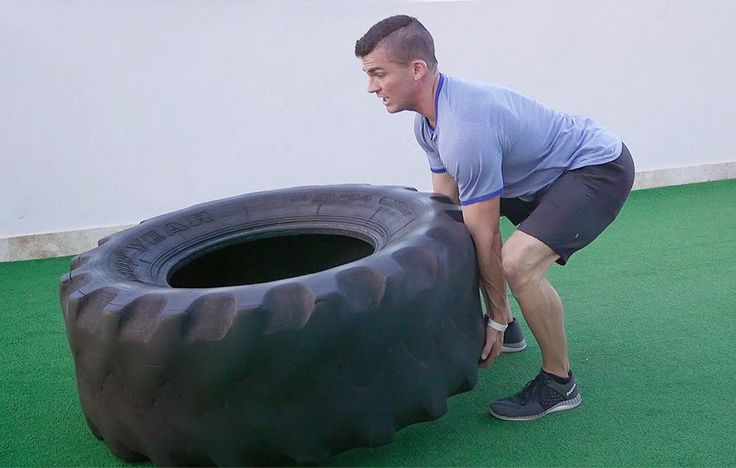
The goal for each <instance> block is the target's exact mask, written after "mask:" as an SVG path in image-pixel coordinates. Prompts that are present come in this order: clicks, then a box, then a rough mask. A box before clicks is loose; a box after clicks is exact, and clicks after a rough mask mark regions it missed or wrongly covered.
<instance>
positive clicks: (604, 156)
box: [355, 15, 634, 420]
mask: <svg viewBox="0 0 736 468" xmlns="http://www.w3.org/2000/svg"><path fill="white" fill-rule="evenodd" d="M355 55H356V56H357V57H359V58H360V59H361V62H362V66H363V71H364V72H365V73H366V74H367V75H368V92H370V93H375V94H376V95H377V96H378V97H379V98H380V99H381V100H382V102H383V105H384V106H386V110H387V111H388V112H390V113H395V112H400V111H403V110H411V111H415V112H417V115H416V119H415V125H414V130H415V134H416V138H417V141H418V142H419V144H420V145H421V147H422V148H423V149H424V151H425V152H426V154H427V159H428V160H429V167H430V169H431V171H432V185H433V188H434V191H435V192H439V193H442V194H445V195H447V196H448V197H450V198H451V199H452V200H454V201H455V202H456V203H459V204H460V205H462V210H463V218H464V221H465V224H466V225H467V228H468V230H469V231H470V234H471V236H472V238H473V241H474V243H475V249H476V256H477V259H478V266H479V272H480V283H481V284H480V286H481V291H482V293H483V296H484V299H485V302H486V306H487V307H486V308H487V311H488V318H487V324H488V326H487V328H486V337H485V345H484V347H483V350H482V353H481V357H480V359H481V361H480V362H481V366H482V367H487V366H488V365H490V364H491V363H492V362H493V361H494V360H495V359H496V357H498V355H499V354H500V353H501V351H502V349H503V348H504V344H506V345H507V346H506V349H505V350H506V351H514V350H520V349H523V348H524V347H525V342H524V341H523V335H522V334H521V330H520V329H519V328H518V323H517V322H516V321H515V320H514V319H513V318H512V316H511V312H510V309H509V305H508V303H507V293H506V284H507V283H508V285H509V287H510V288H511V292H512V294H513V295H514V297H515V298H516V300H517V302H518V303H519V306H520V308H521V311H522V313H523V315H524V318H525V320H526V322H527V324H528V325H529V328H530V329H531V331H532V333H533V334H534V337H535V338H536V340H537V342H538V343H539V347H540V349H541V352H542V368H541V370H540V372H539V374H538V375H537V376H536V377H535V378H534V379H533V380H531V381H530V382H529V383H528V384H527V385H526V386H525V387H524V388H523V389H522V390H521V391H520V392H519V393H517V394H515V395H512V396H510V397H508V398H503V399H501V400H497V401H495V402H493V403H492V404H491V406H490V408H489V411H490V413H491V414H492V415H493V416H495V417H497V418H500V419H506V420H531V419H536V418H539V417H542V416H544V415H546V414H548V413H552V412H555V411H561V410H566V409H571V408H574V407H576V406H578V405H579V404H580V403H581V401H582V400H581V397H580V393H579V391H578V387H577V383H576V381H575V376H574V374H573V373H572V371H571V370H570V363H569V359H568V353H567V340H566V337H565V327H564V320H563V308H562V303H561V301H560V297H559V296H558V294H557V292H556V291H555V289H554V288H553V287H552V285H551V284H550V283H549V282H548V281H547V279H546V278H545V276H544V273H545V271H546V270H547V269H548V268H549V267H550V266H551V265H552V263H553V262H557V263H559V264H561V265H564V264H565V263H566V262H567V260H568V259H569V258H570V256H571V255H572V254H573V253H574V252H576V251H577V250H580V249H581V248H583V247H585V246H586V245H588V244H589V243H591V242H592V241H593V240H594V239H595V238H596V237H597V236H598V235H599V234H600V233H601V232H602V231H603V230H604V229H605V228H606V227H607V226H608V225H609V224H610V223H611V222H612V221H613V220H614V218H615V217H616V216H617V215H618V212H619V211H620V209H621V207H622V205H623V203H624V201H625V200H626V198H627V197H628V194H629V192H630V190H631V185H632V183H633V178H634V165H633V162H632V159H631V155H630V154H629V151H628V150H627V149H626V146H625V145H624V144H623V143H622V142H621V140H620V139H619V138H617V137H616V136H614V135H612V134H611V133H609V132H608V131H606V130H605V129H604V128H602V127H601V126H600V125H598V124H597V123H595V122H594V121H592V120H590V119H588V118H585V117H580V116H573V115H567V114H563V113H559V112H556V111H554V110H552V109H549V108H547V107H545V106H543V105H541V104H539V103H537V102H535V101H533V100H531V99H529V98H527V97H525V96H522V95H521V94H518V93H516V92H513V91H511V90H508V89H504V88H500V87H497V86H490V85H480V84H474V83H470V82H467V81H463V80H460V79H457V78H454V77H450V76H446V75H444V74H441V73H440V72H439V69H438V67H437V59H436V58H435V55H434V41H433V39H432V36H431V35H430V34H429V32H428V31H427V30H426V29H425V28H424V26H423V25H422V24H421V23H420V22H419V21H417V19H416V18H412V17H410V16H405V15H399V16H392V17H390V18H386V19H384V20H382V21H380V22H378V23H376V24H375V25H374V26H373V27H371V28H370V30H368V32H367V33H366V34H365V35H364V36H363V37H362V38H360V39H359V40H358V41H357V43H356V45H355ZM502 215H503V216H506V217H507V218H508V219H509V220H510V221H511V222H512V223H514V224H515V225H518V229H517V230H516V231H515V232H514V233H513V234H512V235H511V236H510V237H509V238H508V239H507V240H506V242H505V243H502V241H501V234H500V233H499V218H500V216H502ZM507 326H508V328H507ZM504 332H505V333H504ZM510 332H513V333H511V334H513V335H514V336H513V337H512V338H510V339H506V340H505V341H504V338H505V336H504V335H506V336H507V337H508V336H509V334H510Z"/></svg>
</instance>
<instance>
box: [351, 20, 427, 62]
mask: <svg viewBox="0 0 736 468" xmlns="http://www.w3.org/2000/svg"><path fill="white" fill-rule="evenodd" d="M379 45H381V46H384V45H385V46H386V50H387V51H388V55H389V58H390V59H391V60H392V61H394V62H397V63H400V64H402V65H408V64H410V63H411V62H412V60H416V59H420V60H424V61H425V62H427V66H428V67H429V68H430V69H431V70H434V69H435V68H437V58H436V57H435V56H434V40H433V39H432V35H431V34H429V31H427V28H425V27H424V25H422V23H420V22H419V20H417V19H416V18H414V17H412V16H407V15H396V16H391V17H388V18H386V19H384V20H381V21H379V22H378V23H376V24H374V25H373V26H371V28H370V29H369V30H368V32H367V33H365V35H364V36H363V37H361V38H360V39H358V41H357V42H356V43H355V56H356V57H358V58H362V57H365V56H366V55H368V54H370V53H371V52H373V50H375V48H376V47H378V46H379Z"/></svg>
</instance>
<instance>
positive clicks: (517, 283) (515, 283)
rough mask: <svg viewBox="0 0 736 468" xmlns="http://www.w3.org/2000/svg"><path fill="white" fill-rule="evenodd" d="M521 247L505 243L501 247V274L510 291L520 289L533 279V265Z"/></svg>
mask: <svg viewBox="0 0 736 468" xmlns="http://www.w3.org/2000/svg"><path fill="white" fill-rule="evenodd" d="M524 250H526V249H524V248H523V247H521V246H518V247H517V246H515V245H513V244H509V243H506V244H504V245H503V248H502V249H501V264H502V266H503V274H504V276H505V277H506V281H507V282H508V283H509V287H510V288H511V290H512V291H514V290H519V289H522V288H523V287H524V286H526V285H527V284H528V283H529V282H530V281H531V280H532V279H533V274H534V273H533V270H534V269H533V265H532V264H531V263H530V262H529V259H528V257H527V256H526V255H525V252H524Z"/></svg>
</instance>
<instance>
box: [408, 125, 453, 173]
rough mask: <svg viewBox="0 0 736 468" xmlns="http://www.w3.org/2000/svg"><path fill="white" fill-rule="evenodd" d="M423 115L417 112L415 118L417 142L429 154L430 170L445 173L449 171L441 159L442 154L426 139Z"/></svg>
mask: <svg viewBox="0 0 736 468" xmlns="http://www.w3.org/2000/svg"><path fill="white" fill-rule="evenodd" d="M422 118H423V117H422V116H421V115H419V114H417V116H416V117H415V118H414V136H415V137H416V138H417V143H419V146H421V147H422V149H423V150H424V152H425V154H426V155H427V162H428V163H429V170H430V171H432V172H433V173H435V174H444V173H445V172H447V169H446V168H445V165H444V164H443V163H442V160H441V159H440V155H439V153H438V152H437V150H436V149H435V148H434V147H433V145H432V144H431V143H430V142H428V141H426V139H425V136H424V129H423V124H422Z"/></svg>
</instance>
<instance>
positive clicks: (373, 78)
mask: <svg viewBox="0 0 736 468" xmlns="http://www.w3.org/2000/svg"><path fill="white" fill-rule="evenodd" d="M361 62H362V64H363V71H364V72H365V73H366V74H367V75H368V92H369V93H376V96H378V98H379V99H381V102H383V105H384V106H386V110H387V111H388V112H390V113H392V114H393V113H394V112H401V111H403V110H415V100H416V99H415V96H416V94H417V92H416V90H417V83H416V81H415V79H414V73H413V67H412V66H411V65H401V64H398V63H396V62H393V61H391V59H390V57H389V55H388V53H387V51H386V47H383V46H379V47H376V48H375V49H373V52H371V53H370V54H368V55H366V56H364V57H363V58H361Z"/></svg>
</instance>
